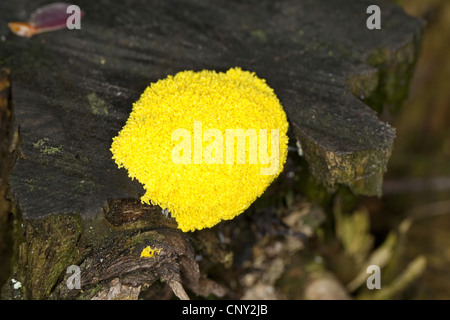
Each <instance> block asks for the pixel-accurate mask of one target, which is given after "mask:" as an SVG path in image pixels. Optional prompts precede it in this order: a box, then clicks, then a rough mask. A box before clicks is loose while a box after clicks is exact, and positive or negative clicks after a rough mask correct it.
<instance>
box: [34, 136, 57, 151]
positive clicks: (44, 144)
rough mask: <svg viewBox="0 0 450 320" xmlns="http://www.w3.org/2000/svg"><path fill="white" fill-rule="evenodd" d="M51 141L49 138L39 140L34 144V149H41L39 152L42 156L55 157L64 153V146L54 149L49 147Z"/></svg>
mask: <svg viewBox="0 0 450 320" xmlns="http://www.w3.org/2000/svg"><path fill="white" fill-rule="evenodd" d="M49 143H50V139H49V138H42V139H40V140H38V141H37V142H35V143H33V147H34V148H36V149H39V151H40V152H41V153H42V154H45V155H55V154H59V153H62V146H61V145H60V146H58V147H53V146H50V145H49Z"/></svg>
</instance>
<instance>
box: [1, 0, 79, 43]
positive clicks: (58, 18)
mask: <svg viewBox="0 0 450 320" xmlns="http://www.w3.org/2000/svg"><path fill="white" fill-rule="evenodd" d="M69 6H71V4H68V3H62V2H57V3H52V4H49V5H46V6H43V7H41V8H39V9H37V10H36V11H35V12H33V13H32V14H31V17H30V20H29V21H28V22H10V23H8V27H9V28H10V29H11V31H12V32H13V33H14V34H16V35H18V36H21V37H28V38H29V37H31V36H33V35H35V34H38V33H42V32H48V31H54V30H60V29H64V28H66V27H67V19H68V18H69V17H70V16H71V15H72V14H73V12H72V11H71V10H67V8H68V7H69ZM67 11H69V12H67ZM83 15H84V12H83V11H82V10H81V11H80V18H81V17H82V16H83Z"/></svg>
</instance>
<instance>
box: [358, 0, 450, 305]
mask: <svg viewBox="0 0 450 320" xmlns="http://www.w3.org/2000/svg"><path fill="white" fill-rule="evenodd" d="M395 2H396V3H398V4H399V5H401V6H402V7H403V8H404V10H405V11H406V12H407V13H408V14H410V15H412V16H417V17H420V18H422V19H424V20H425V22H426V24H427V25H426V29H425V32H424V37H423V42H422V51H421V53H420V57H419V61H418V63H417V66H416V71H415V74H414V77H413V79H412V82H411V86H410V90H409V97H408V99H407V100H406V101H405V103H404V105H403V107H402V108H401V110H400V111H399V112H398V113H397V114H390V115H383V117H384V118H385V120H387V121H389V122H390V124H391V125H392V126H393V127H395V128H396V130H397V138H396V140H395V144H394V150H393V153H392V157H391V159H390V161H389V165H388V171H387V173H386V175H385V183H384V195H383V198H381V199H368V200H367V202H366V207H367V208H368V209H369V211H370V214H371V217H372V219H371V220H372V221H371V222H372V228H373V229H374V232H375V234H376V233H377V232H379V233H383V232H384V231H385V230H389V229H390V228H393V227H395V226H398V224H399V223H400V222H401V221H403V220H404V219H405V218H410V221H411V225H410V227H409V230H408V232H407V233H406V239H405V241H406V242H407V245H406V246H405V252H404V254H403V256H402V257H403V258H402V259H405V261H409V260H411V259H413V258H414V257H415V256H417V255H418V254H423V255H424V256H425V257H426V259H427V267H426V270H425V272H424V274H423V276H421V277H420V279H419V280H418V281H417V282H415V284H414V285H413V286H412V287H411V288H410V289H409V290H408V291H407V292H405V293H404V296H403V297H402V298H408V299H410V298H411V299H450V232H449V230H450V90H449V80H450V1H448V0H427V1H424V0H399V1H395Z"/></svg>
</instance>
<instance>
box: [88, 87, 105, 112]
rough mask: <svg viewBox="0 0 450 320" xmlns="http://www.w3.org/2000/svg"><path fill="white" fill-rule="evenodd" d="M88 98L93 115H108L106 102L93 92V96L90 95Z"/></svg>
mask: <svg viewBox="0 0 450 320" xmlns="http://www.w3.org/2000/svg"><path fill="white" fill-rule="evenodd" d="M87 98H88V101H89V105H90V107H91V111H92V113H93V114H97V115H103V116H105V115H107V114H108V106H107V104H106V103H105V101H103V100H102V99H100V98H99V97H98V96H97V94H96V93H95V92H92V93H91V94H89V95H88V96H87Z"/></svg>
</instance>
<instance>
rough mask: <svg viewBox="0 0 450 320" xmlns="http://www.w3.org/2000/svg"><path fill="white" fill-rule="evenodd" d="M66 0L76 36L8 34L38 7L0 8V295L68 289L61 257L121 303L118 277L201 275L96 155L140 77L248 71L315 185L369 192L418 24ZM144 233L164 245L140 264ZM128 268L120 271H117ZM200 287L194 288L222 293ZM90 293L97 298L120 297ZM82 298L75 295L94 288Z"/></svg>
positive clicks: (291, 11) (362, 16) (304, 9)
mask: <svg viewBox="0 0 450 320" xmlns="http://www.w3.org/2000/svg"><path fill="white" fill-rule="evenodd" d="M77 4H78V5H79V6H80V7H81V8H82V9H83V10H84V11H85V17H84V18H83V20H82V23H81V26H82V29H81V30H60V31H55V32H49V33H45V34H40V35H37V36H34V37H32V38H30V39H27V38H19V37H17V36H14V35H13V34H11V33H10V32H9V31H8V30H7V27H6V22H10V21H26V20H28V18H29V15H30V14H31V12H32V11H34V10H35V9H36V8H38V7H39V6H40V5H42V2H40V1H25V0H20V1H14V2H12V1H11V2H2V3H1V4H0V21H1V22H2V23H1V26H0V35H1V36H2V40H1V41H2V43H1V46H2V51H1V52H0V67H2V66H3V67H8V68H9V69H10V70H11V74H10V76H8V77H9V80H10V82H11V84H12V85H11V91H10V93H11V100H10V101H11V105H12V108H13V109H12V110H13V113H14V122H13V124H14V126H13V127H12V128H11V132H10V136H14V133H15V132H17V133H18V137H19V138H18V139H17V141H15V140H14V139H10V140H11V141H13V142H12V144H13V145H12V147H11V148H9V149H10V150H11V151H12V150H15V149H17V150H16V154H15V155H16V156H15V157H14V158H15V159H16V160H15V162H14V165H13V166H12V169H11V170H10V171H9V172H8V181H9V190H8V194H9V196H10V200H11V202H12V208H13V209H14V213H15V217H16V220H17V221H20V222H21V223H16V224H14V226H15V231H14V232H15V237H16V238H15V242H16V246H15V248H16V252H15V255H14V257H15V258H14V259H16V260H17V261H15V267H14V270H13V275H12V277H15V279H16V278H17V279H19V280H20V281H21V283H22V284H23V286H22V289H20V290H19V292H17V290H15V289H14V290H13V289H10V290H9V289H8V288H9V286H5V287H8V288H6V289H4V292H6V293H5V295H6V296H9V297H16V298H17V297H25V298H49V297H50V296H55V297H58V298H73V297H74V292H75V291H72V292H67V291H65V290H64V288H63V287H62V286H63V285H62V284H64V281H63V278H64V273H65V270H66V268H67V266H68V265H71V264H81V265H82V266H84V268H87V266H88V265H89V266H90V268H91V270H96V271H97V272H102V274H103V276H102V277H103V278H101V279H100V278H94V277H93V276H92V275H91V274H90V273H89V272H84V273H83V274H84V277H85V278H83V281H85V283H87V284H89V285H90V286H91V287H92V286H95V285H96V284H98V286H101V285H103V284H104V283H105V281H108V283H111V285H110V287H114V288H116V287H117V288H124V290H125V291H126V292H130V295H131V296H133V297H135V296H136V292H135V291H133V290H131V289H129V287H128V286H129V285H130V284H131V285H132V286H134V287H137V286H139V285H147V286H149V285H150V284H151V283H153V282H155V281H156V280H157V279H163V280H165V281H168V282H169V283H172V285H173V286H172V285H171V287H172V289H173V288H179V285H178V284H177V283H183V284H184V285H188V286H189V287H190V289H191V290H192V291H194V292H200V291H201V290H200V289H199V287H198V283H199V281H200V279H201V277H200V275H199V274H197V273H196V272H194V273H192V272H191V273H189V272H186V268H188V269H189V268H191V269H190V270H194V269H195V266H196V265H197V264H196V262H195V259H193V257H194V253H193V251H192V250H193V249H192V247H191V245H190V242H189V239H187V238H189V236H187V235H183V234H182V233H181V232H180V231H179V230H177V229H174V228H175V224H174V221H173V220H171V219H170V218H165V217H159V216H160V212H159V209H158V208H151V207H145V206H138V205H137V204H135V203H134V201H135V200H136V199H139V197H140V196H141V195H142V193H143V189H142V186H141V185H140V184H139V183H138V182H137V181H131V180H130V179H129V178H128V177H127V173H126V171H125V170H123V169H122V170H119V169H117V166H116V165H115V163H114V162H113V161H112V160H111V153H110V150H109V148H110V145H111V141H112V140H111V139H112V137H114V136H115V135H116V134H117V132H118V131H119V130H120V129H121V128H122V126H123V125H124V123H125V121H126V119H127V117H128V115H129V113H130V111H131V107H132V103H133V102H134V101H136V100H137V99H138V98H139V96H140V93H141V92H142V91H143V90H144V89H145V87H146V86H147V85H148V84H149V83H151V82H154V81H157V80H158V79H161V78H164V77H166V76H167V75H171V74H175V73H176V72H178V71H182V70H188V69H192V70H202V69H212V70H217V71H225V70H227V69H228V68H230V67H235V66H239V67H242V68H243V69H246V70H251V71H254V72H256V74H257V75H258V76H259V77H262V78H265V79H266V80H267V83H268V84H269V85H270V86H271V87H273V88H274V90H275V92H276V94H277V96H278V97H279V99H280V100H281V102H282V104H283V106H284V107H285V110H286V113H287V115H288V118H289V122H290V126H291V128H292V129H293V130H292V134H293V137H295V139H297V140H298V142H299V144H300V145H301V148H302V151H303V154H304V157H305V159H306V161H307V162H308V166H309V169H310V172H311V174H312V175H313V176H314V177H315V178H316V179H317V180H318V181H320V182H321V183H322V184H324V185H325V186H327V187H330V188H333V187H335V186H336V185H338V184H344V185H347V186H349V187H350V189H351V190H352V191H353V192H355V193H358V194H365V195H380V193H381V184H382V177H383V173H384V171H385V170H386V164H387V161H388V159H389V156H390V152H391V149H392V144H393V140H394V137H395V132H394V129H393V128H392V127H390V126H389V125H388V124H387V123H383V122H382V121H380V120H379V119H378V115H377V113H376V111H374V109H375V110H378V111H379V110H381V109H382V108H396V107H398V106H399V104H400V103H401V101H402V100H403V98H404V97H405V95H406V92H407V89H408V83H409V79H410V76H411V73H412V70H413V66H414V63H415V60H416V57H417V53H418V46H419V40H420V36H421V31H422V24H421V22H420V21H418V20H416V19H413V18H411V17H409V16H407V15H406V14H405V13H404V12H403V11H402V10H401V9H400V8H398V7H397V6H395V5H393V4H392V3H390V2H385V1H362V0H361V1H354V0H326V1H312V0H303V1H294V0H285V1H280V2H273V1H269V0H267V1H246V2H244V3H242V2H240V1H228V0H227V1H225V0H223V1H195V0H190V1H187V0H185V1H151V2H148V1H130V2H127V4H126V5H125V4H124V3H122V2H119V1H113V0H102V1H95V2H93V1H79V3H77ZM371 4H378V5H379V6H380V7H381V10H382V29H381V30H368V29H367V28H366V19H367V17H368V15H367V14H366V8H367V7H368V6H369V5H371ZM5 74H6V73H5ZM371 107H372V108H371ZM120 199H128V200H120ZM133 199H134V200H133ZM117 201H119V202H120V201H124V202H123V203H119V204H118V202H117ZM127 201H129V202H130V203H127ZM129 205H131V206H134V207H132V209H131V211H127V210H128V209H129ZM138 207H139V208H138ZM115 210H116V211H115ZM139 212H141V213H142V212H144V214H141V215H140V213H139ZM127 215H128V216H127ZM150 230H153V231H150ZM141 231H142V232H143V233H140V232H141ZM148 232H151V234H150V233H148ZM145 235H148V236H149V239H147V240H148V241H150V243H153V242H152V241H157V244H158V245H160V246H161V247H162V248H165V250H163V251H162V252H165V253H164V254H161V256H159V257H157V258H155V259H154V260H151V259H150V260H144V261H141V260H140V258H139V255H138V254H139V253H140V250H141V249H142V248H141V247H140V246H139V245H137V244H136V243H138V242H139V241H138V239H140V240H142V239H143V237H145ZM156 235H157V236H158V237H162V238H161V239H163V240H161V239H160V238H158V237H157V238H158V239H159V240H154V239H153V238H152V237H153V236H156ZM164 239H165V240H164ZM171 239H179V240H180V242H176V245H174V243H173V242H172V240H171ZM143 243H144V240H142V243H141V244H140V245H143ZM180 246H182V247H180ZM108 252H111V253H112V254H111V255H108ZM100 256H102V257H100ZM94 257H98V259H102V261H107V264H106V265H105V264H104V263H103V264H99V261H100V260H95V258H94ZM106 257H109V258H106ZM108 259H109V260H108ZM111 259H112V260H111ZM150 262H151V263H150ZM155 263H158V267H156V266H155ZM169 265H170V266H175V267H174V268H175V269H174V270H171V269H170V268H169V267H168V266H169ZM130 266H135V267H136V268H137V269H136V270H135V273H130V274H128V273H124V270H125V269H127V268H130ZM124 268H125V269H124ZM192 268H194V269H192ZM26 270H28V271H26ZM127 270H128V269H127ZM183 270H185V271H183ZM44 274H45V275H46V276H45V277H43V276H42V275H44ZM181 274H184V275H185V279H184V280H183V277H182V276H181ZM144 276H145V277H147V278H145V277H144ZM124 277H125V278H126V279H125V280H124ZM116 278H120V281H119V282H118V281H117V280H114V279H116ZM144 278H145V279H146V280H145V279H144ZM171 281H172V282H171ZM173 281H175V282H173ZM206 287H208V286H206ZM208 288H209V289H208V290H203V291H205V292H201V294H203V295H207V294H209V293H212V292H215V293H216V294H220V293H222V294H223V291H221V290H220V289H217V288H216V287H215V286H214V285H210V286H209V287H208ZM96 290H98V291H95V290H94V291H95V293H98V295H97V298H98V297H103V298H105V297H115V296H121V295H115V294H114V293H110V292H109V291H108V290H106V291H105V290H103V289H101V288H100V287H96ZM102 290H103V291H102ZM127 290H128V291H127ZM130 290H131V291H130ZM174 290H175V289H174ZM176 290H178V289H176ZM94 291H93V292H94ZM206 291H208V292H206ZM93 292H91V293H92V294H90V295H89V294H87V293H86V292H85V293H83V294H81V296H83V297H84V298H94V297H95V294H94V293H93ZM99 292H100V293H99ZM180 295H181V296H182V293H180Z"/></svg>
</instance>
